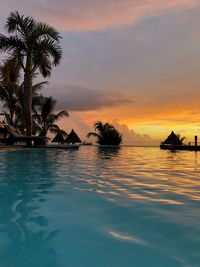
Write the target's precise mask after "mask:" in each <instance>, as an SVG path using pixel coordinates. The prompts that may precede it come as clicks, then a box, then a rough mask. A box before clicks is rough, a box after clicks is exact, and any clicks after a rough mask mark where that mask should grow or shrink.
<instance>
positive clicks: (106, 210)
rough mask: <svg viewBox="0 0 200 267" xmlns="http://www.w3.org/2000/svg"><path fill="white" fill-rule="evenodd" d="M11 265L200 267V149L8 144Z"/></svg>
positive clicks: (0, 212) (4, 189) (1, 234)
mask: <svg viewBox="0 0 200 267" xmlns="http://www.w3.org/2000/svg"><path fill="white" fill-rule="evenodd" d="M0 266H1V267H14V266H17V267H27V266H29V267H35V266H37V267H40V266H41V267H44V266H48V267H54V266H55V267H66V266H67V267H71V266H72V267H74V266H75V267H79V266H80V267H81V266H84V267H118V266H123V267H129V266H131V267H132V266H135V267H151V266H152V267H157V266H158V267H173V266H174V267H179V266H183V267H199V266H200V153H199V152H196V153H195V152H189V151H187V152H184V151H180V152H176V153H172V152H170V151H161V150H159V148H133V147H124V148H121V149H98V148H97V147H81V148H80V149H79V150H77V151H64V150H55V149H54V150H42V149H41V150H40V149H35V150H34V149H21V150H10V151H6V150H1V151H0Z"/></svg>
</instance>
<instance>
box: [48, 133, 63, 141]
mask: <svg viewBox="0 0 200 267" xmlns="http://www.w3.org/2000/svg"><path fill="white" fill-rule="evenodd" d="M51 142H52V143H65V138H64V137H63V135H62V134H61V133H58V134H57V135H56V136H55V137H54V138H53V140H52V141H51Z"/></svg>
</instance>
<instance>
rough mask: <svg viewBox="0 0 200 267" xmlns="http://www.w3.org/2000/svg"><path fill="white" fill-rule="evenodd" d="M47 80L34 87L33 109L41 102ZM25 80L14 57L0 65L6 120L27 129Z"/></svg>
mask: <svg viewBox="0 0 200 267" xmlns="http://www.w3.org/2000/svg"><path fill="white" fill-rule="evenodd" d="M44 84H47V82H46V81H44V82H40V83H37V84H35V85H33V87H32V96H33V99H32V110H35V108H36V106H37V105H39V103H40V97H41V95H39V94H38V91H39V90H41V89H42V87H43V85H44ZM23 89H24V87H23V82H21V81H20V66H19V65H16V62H15V61H14V60H12V59H7V60H6V61H4V62H3V64H2V65H0V100H1V102H2V103H3V108H4V114H5V122H6V123H8V124H9V125H12V126H14V127H15V128H18V129H19V130H20V131H21V132H24V131H25V124H24V113H23Z"/></svg>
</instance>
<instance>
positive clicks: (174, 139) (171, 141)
mask: <svg viewBox="0 0 200 267" xmlns="http://www.w3.org/2000/svg"><path fill="white" fill-rule="evenodd" d="M162 144H163V145H176V146H179V145H182V142H181V140H180V139H179V138H178V136H177V135H176V134H175V133H174V132H173V131H172V132H171V134H170V135H169V136H168V137H167V139H166V140H165V141H164V142H162Z"/></svg>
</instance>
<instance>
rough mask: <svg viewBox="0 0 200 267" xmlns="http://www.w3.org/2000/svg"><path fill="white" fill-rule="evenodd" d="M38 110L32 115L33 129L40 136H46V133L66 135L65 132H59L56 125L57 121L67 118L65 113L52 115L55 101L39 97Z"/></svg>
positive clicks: (50, 98)
mask: <svg viewBox="0 0 200 267" xmlns="http://www.w3.org/2000/svg"><path fill="white" fill-rule="evenodd" d="M40 101H41V102H40V105H39V108H38V110H35V114H34V115H33V121H34V129H35V131H36V132H38V133H39V135H40V136H45V137H46V136H47V133H48V131H50V132H51V133H55V134H57V133H61V134H64V135H66V132H65V131H63V130H61V129H60V128H59V126H58V125H57V124H55V123H56V122H57V121H58V120H59V119H61V118H63V117H68V116H69V114H68V112H67V111H65V110H63V111H60V112H58V113H56V114H55V113H54V108H55V104H56V101H55V100H54V99H53V98H52V97H44V96H41V99H40Z"/></svg>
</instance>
